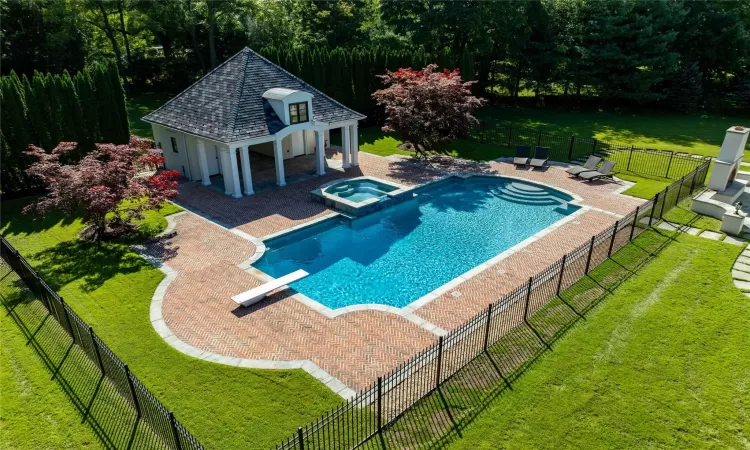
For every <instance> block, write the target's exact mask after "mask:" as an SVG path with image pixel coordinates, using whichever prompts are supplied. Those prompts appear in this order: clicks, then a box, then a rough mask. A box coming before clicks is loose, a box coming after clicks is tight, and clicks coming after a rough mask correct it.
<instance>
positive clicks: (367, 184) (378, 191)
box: [312, 177, 414, 216]
mask: <svg viewBox="0 0 750 450" xmlns="http://www.w3.org/2000/svg"><path fill="white" fill-rule="evenodd" d="M413 196H414V194H413V193H412V192H411V188H408V187H405V186H402V185H400V184H398V183H393V182H391V181H386V180H381V179H379V178H375V177H359V178H351V179H348V180H337V181H333V182H331V183H327V184H324V185H323V186H321V187H320V189H316V190H314V191H313V192H312V198H313V200H315V201H317V202H320V203H325V204H326V205H327V206H330V207H332V208H335V209H337V210H338V211H341V212H343V213H345V214H349V215H352V216H363V215H366V214H370V213H372V212H374V211H378V210H380V209H382V208H383V207H384V206H385V205H390V204H393V203H394V202H396V201H400V200H404V199H407V198H412V197H413Z"/></svg>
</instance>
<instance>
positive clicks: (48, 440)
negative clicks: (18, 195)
mask: <svg viewBox="0 0 750 450" xmlns="http://www.w3.org/2000/svg"><path fill="white" fill-rule="evenodd" d="M5 267H6V269H7V266H5ZM2 275H5V272H3V273H2ZM3 311H4V309H3ZM0 335H2V339H3V344H2V346H0V367H1V368H2V370H0V392H2V401H0V448H6V449H42V448H49V449H52V448H55V449H58V448H69V449H77V448H100V444H99V441H98V440H97V437H96V435H95V434H94V433H93V431H92V430H91V428H89V426H88V425H87V424H85V423H81V416H80V414H79V413H78V411H77V410H76V409H75V408H74V407H73V405H72V404H71V401H70V400H69V399H68V397H67V396H66V395H65V393H64V392H63V391H62V389H61V388H60V386H59V385H58V384H57V383H56V382H54V381H52V380H50V372H49V371H48V370H47V368H46V367H45V366H44V364H43V363H42V361H41V360H40V359H39V356H38V355H37V354H36V352H35V351H34V349H33V348H32V347H31V346H29V345H27V342H26V338H25V337H24V335H23V334H22V333H21V331H20V330H19V329H18V326H17V325H16V324H15V322H14V321H13V319H11V318H10V317H8V316H7V315H6V314H5V312H3V314H2V318H0Z"/></svg>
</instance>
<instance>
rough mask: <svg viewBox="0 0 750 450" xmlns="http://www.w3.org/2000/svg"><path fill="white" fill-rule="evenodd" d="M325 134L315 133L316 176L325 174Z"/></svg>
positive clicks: (322, 132) (321, 131)
mask: <svg viewBox="0 0 750 450" xmlns="http://www.w3.org/2000/svg"><path fill="white" fill-rule="evenodd" d="M325 138H326V132H325V131H324V130H319V131H315V139H316V144H315V160H316V162H317V164H316V169H317V170H316V173H317V174H318V175H325V174H326V148H325Z"/></svg>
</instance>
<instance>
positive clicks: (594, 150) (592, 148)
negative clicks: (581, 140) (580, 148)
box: [591, 139, 599, 155]
mask: <svg viewBox="0 0 750 450" xmlns="http://www.w3.org/2000/svg"><path fill="white" fill-rule="evenodd" d="M597 142H599V141H597V140H596V139H594V145H593V146H592V147H591V154H592V155H593V154H594V153H596V143H597Z"/></svg>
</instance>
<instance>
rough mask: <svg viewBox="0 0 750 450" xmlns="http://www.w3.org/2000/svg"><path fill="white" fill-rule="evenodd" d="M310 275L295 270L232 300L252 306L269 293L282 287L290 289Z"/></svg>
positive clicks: (300, 270) (233, 297)
mask: <svg viewBox="0 0 750 450" xmlns="http://www.w3.org/2000/svg"><path fill="white" fill-rule="evenodd" d="M308 275H309V273H307V272H305V271H304V270H302V269H299V270H295V271H294V272H292V273H290V274H287V275H284V276H283V277H281V278H276V279H275V280H271V281H269V282H268V283H263V284H261V285H260V286H258V287H256V288H252V289H250V290H249V291H245V292H243V293H241V294H237V295H233V296H232V300H234V301H235V302H236V303H238V304H239V305H240V306H250V305H252V304H253V303H257V302H259V301H261V300H263V299H264V298H265V296H266V295H268V293H269V292H271V291H273V290H275V289H278V288H280V287H282V286H283V287H284V289H286V288H287V287H289V286H287V285H288V284H289V283H294V282H295V281H297V280H299V279H301V278H305V277H306V276H308Z"/></svg>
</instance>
